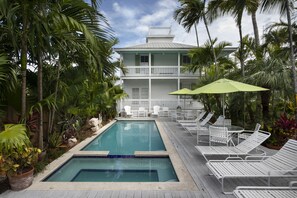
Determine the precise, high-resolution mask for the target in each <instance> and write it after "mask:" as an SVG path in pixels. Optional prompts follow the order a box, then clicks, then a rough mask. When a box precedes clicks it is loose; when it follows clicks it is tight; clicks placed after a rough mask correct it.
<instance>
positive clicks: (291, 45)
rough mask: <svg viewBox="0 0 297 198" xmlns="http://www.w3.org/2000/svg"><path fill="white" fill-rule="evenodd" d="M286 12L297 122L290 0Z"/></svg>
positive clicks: (296, 90) (296, 89)
mask: <svg viewBox="0 0 297 198" xmlns="http://www.w3.org/2000/svg"><path fill="white" fill-rule="evenodd" d="M286 10H287V20H288V31H289V44H290V63H291V69H292V76H293V87H294V95H295V120H296V122H297V79H296V68H295V62H294V61H295V58H294V49H293V36H292V22H291V14H290V5H289V0H286Z"/></svg>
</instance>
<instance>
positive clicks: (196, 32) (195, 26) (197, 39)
mask: <svg viewBox="0 0 297 198" xmlns="http://www.w3.org/2000/svg"><path fill="white" fill-rule="evenodd" d="M194 28H195V34H196V42H197V47H199V38H198V31H197V24H195V25H194Z"/></svg>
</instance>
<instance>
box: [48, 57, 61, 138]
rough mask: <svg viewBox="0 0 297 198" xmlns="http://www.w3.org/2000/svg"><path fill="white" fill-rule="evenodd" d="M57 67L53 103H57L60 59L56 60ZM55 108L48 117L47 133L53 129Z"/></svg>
mask: <svg viewBox="0 0 297 198" xmlns="http://www.w3.org/2000/svg"><path fill="white" fill-rule="evenodd" d="M57 64H58V68H57V79H56V81H57V82H56V87H55V93H54V103H55V104H56V103H57V97H58V89H59V80H60V70H61V63H60V60H58V63H57ZM55 112H56V110H55V109H52V113H51V117H50V122H49V123H50V124H49V133H51V132H52V130H53V125H54V120H55Z"/></svg>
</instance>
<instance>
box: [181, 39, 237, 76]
mask: <svg viewBox="0 0 297 198" xmlns="http://www.w3.org/2000/svg"><path fill="white" fill-rule="evenodd" d="M216 42H217V39H215V40H213V41H212V42H209V41H207V42H205V44H204V46H203V47H201V48H195V49H192V50H190V51H189V57H190V58H191V60H192V63H191V64H189V65H184V66H183V68H182V70H183V71H189V72H193V73H195V72H196V71H197V70H201V71H203V70H204V69H205V68H207V67H210V66H211V65H212V64H213V61H212V60H213V54H212V53H211V52H212V44H211V43H213V44H215V43H216ZM227 46H231V43H228V42H220V43H218V44H217V45H215V46H214V50H215V53H216V54H217V55H218V58H217V67H218V69H219V70H220V71H221V70H222V69H223V70H224V69H231V68H233V66H234V64H233V63H232V61H230V59H228V58H226V57H225V56H224V55H223V50H224V48H225V47H227ZM216 70H217V69H216ZM220 73H221V72H220Z"/></svg>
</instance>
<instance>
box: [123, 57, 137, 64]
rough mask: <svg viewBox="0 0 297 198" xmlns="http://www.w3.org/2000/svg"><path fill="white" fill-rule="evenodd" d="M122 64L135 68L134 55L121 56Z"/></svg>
mask: <svg viewBox="0 0 297 198" xmlns="http://www.w3.org/2000/svg"><path fill="white" fill-rule="evenodd" d="M123 63H124V65H125V66H135V54H123Z"/></svg>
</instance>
